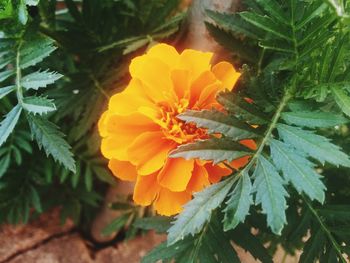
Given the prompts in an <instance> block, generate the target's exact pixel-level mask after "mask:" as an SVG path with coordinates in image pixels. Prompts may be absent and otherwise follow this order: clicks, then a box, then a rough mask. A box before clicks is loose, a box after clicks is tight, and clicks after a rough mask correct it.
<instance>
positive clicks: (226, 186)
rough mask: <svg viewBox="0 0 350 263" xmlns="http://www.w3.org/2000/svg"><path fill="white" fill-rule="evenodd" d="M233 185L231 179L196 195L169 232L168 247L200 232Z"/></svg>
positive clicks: (177, 217)
mask: <svg viewBox="0 0 350 263" xmlns="http://www.w3.org/2000/svg"><path fill="white" fill-rule="evenodd" d="M233 183H234V181H233V180H232V178H229V179H227V180H225V181H222V182H220V183H217V184H213V185H211V186H209V187H207V188H205V189H204V190H203V191H201V192H198V193H195V194H194V198H193V199H192V200H191V201H190V202H188V203H187V204H186V205H185V206H184V210H183V211H182V212H181V213H180V214H179V215H177V216H176V218H175V219H176V220H175V222H174V224H173V225H172V226H171V227H170V229H169V230H168V245H172V244H174V243H176V242H177V241H179V240H182V239H183V238H185V237H186V236H188V235H190V234H191V235H195V234H197V233H198V232H200V231H201V230H202V228H203V226H204V224H205V223H206V222H208V221H209V219H210V216H211V212H212V211H213V210H214V209H216V208H217V207H219V206H220V205H221V203H222V202H223V200H224V199H225V197H226V195H227V193H228V191H229V190H230V189H231V187H232V185H233Z"/></svg>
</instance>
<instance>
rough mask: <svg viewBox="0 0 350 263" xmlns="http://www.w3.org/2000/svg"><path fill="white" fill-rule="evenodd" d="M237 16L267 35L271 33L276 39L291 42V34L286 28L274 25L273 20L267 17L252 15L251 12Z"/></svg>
mask: <svg viewBox="0 0 350 263" xmlns="http://www.w3.org/2000/svg"><path fill="white" fill-rule="evenodd" d="M239 15H240V16H241V17H242V18H243V19H244V20H245V21H247V22H249V23H251V24H252V25H254V26H256V27H258V28H260V29H262V30H265V31H266V32H268V33H271V34H273V35H275V36H277V37H280V38H283V39H286V40H288V41H290V40H291V38H290V36H291V32H290V29H289V28H288V27H283V26H282V25H281V24H276V23H275V22H274V20H272V19H270V18H269V17H267V16H261V15H258V14H253V13H251V12H246V11H245V12H240V13H239ZM288 33H289V34H288Z"/></svg>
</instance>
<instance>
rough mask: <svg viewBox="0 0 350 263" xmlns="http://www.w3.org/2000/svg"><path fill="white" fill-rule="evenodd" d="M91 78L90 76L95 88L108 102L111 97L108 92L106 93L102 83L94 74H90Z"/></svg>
mask: <svg viewBox="0 0 350 263" xmlns="http://www.w3.org/2000/svg"><path fill="white" fill-rule="evenodd" d="M89 76H90V79H91V80H92V81H93V82H94V85H95V88H96V89H97V90H98V91H99V92H101V94H102V95H103V96H105V98H106V99H107V100H109V99H110V96H109V95H108V94H107V92H105V90H104V89H103V87H102V86H101V84H100V82H99V81H98V80H97V79H96V78H95V76H94V75H93V74H90V75H89Z"/></svg>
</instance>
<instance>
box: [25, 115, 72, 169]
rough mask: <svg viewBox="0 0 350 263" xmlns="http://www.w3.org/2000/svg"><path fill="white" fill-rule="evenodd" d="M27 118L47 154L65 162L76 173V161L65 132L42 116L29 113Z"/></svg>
mask: <svg viewBox="0 0 350 263" xmlns="http://www.w3.org/2000/svg"><path fill="white" fill-rule="evenodd" d="M27 119H28V122H29V126H30V129H31V132H32V136H33V137H35V139H36V141H37V142H38V145H39V148H41V147H43V148H44V150H45V152H46V154H47V155H52V157H53V158H54V159H55V160H56V161H58V162H59V163H61V164H63V165H64V166H65V167H66V168H67V169H69V170H71V171H72V172H73V173H75V169H76V168H75V163H74V159H73V157H72V156H73V154H72V153H71V151H70V146H69V144H68V143H67V142H66V141H65V140H64V139H63V134H62V133H61V132H60V131H59V130H58V128H57V127H56V125H54V124H53V123H52V122H50V121H48V120H47V119H45V118H43V117H41V116H34V115H32V114H27Z"/></svg>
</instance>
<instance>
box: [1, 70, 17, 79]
mask: <svg viewBox="0 0 350 263" xmlns="http://www.w3.org/2000/svg"><path fill="white" fill-rule="evenodd" d="M13 74H15V71H14V70H13V69H9V70H5V71H2V72H0V82H3V81H4V80H6V79H7V78H9V77H11V76H12V75H13Z"/></svg>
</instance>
